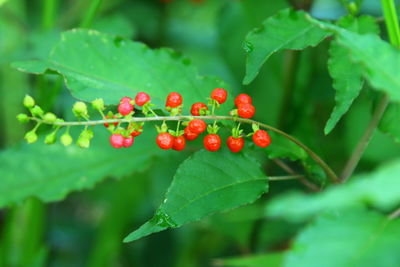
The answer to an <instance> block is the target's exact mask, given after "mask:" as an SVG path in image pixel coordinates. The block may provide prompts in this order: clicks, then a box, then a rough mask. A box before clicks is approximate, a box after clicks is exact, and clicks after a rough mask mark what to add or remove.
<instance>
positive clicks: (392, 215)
mask: <svg viewBox="0 0 400 267" xmlns="http://www.w3.org/2000/svg"><path fill="white" fill-rule="evenodd" d="M399 216H400V208H398V209H396V210H395V211H393V212H392V213H390V214H389V216H388V219H389V220H394V219H396V218H398V217H399Z"/></svg>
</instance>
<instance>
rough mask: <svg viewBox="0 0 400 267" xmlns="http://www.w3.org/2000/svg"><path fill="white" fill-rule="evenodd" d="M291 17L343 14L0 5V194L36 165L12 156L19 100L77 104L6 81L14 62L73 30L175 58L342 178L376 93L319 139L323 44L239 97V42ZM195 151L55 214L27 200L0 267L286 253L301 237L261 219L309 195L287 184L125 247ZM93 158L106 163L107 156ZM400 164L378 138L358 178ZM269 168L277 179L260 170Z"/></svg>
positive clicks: (62, 204) (0, 248)
mask: <svg viewBox="0 0 400 267" xmlns="http://www.w3.org/2000/svg"><path fill="white" fill-rule="evenodd" d="M287 7H294V8H302V9H306V10H308V11H310V12H311V13H312V15H313V16H316V17H318V18H322V19H330V20H334V19H337V18H339V17H340V16H342V15H344V14H346V10H345V8H344V7H343V1H337V0H315V1H312V0H292V1H286V0H203V1H201V0H175V1H173V0H169V1H168V0H163V1H160V0H130V1H128V0H86V1H80V0H64V1H61V0H42V1H39V0H0V96H1V97H0V148H1V150H2V151H1V159H5V158H7V160H8V161H5V160H2V161H0V194H1V192H5V191H7V190H11V189H9V188H4V186H3V187H2V186H1V176H2V175H3V174H4V175H5V171H8V172H10V170H14V171H13V172H12V173H7V175H9V176H10V175H14V176H15V177H17V176H18V175H20V173H19V171H18V165H25V164H28V163H29V161H30V160H31V158H29V157H28V156H26V157H24V156H21V153H14V152H13V149H14V148H15V147H21V146H25V145H24V144H23V143H24V141H23V140H22V138H23V136H24V133H25V132H26V130H27V128H25V127H26V125H21V124H20V123H18V121H17V120H16V119H15V117H16V115H17V114H18V113H21V112H24V108H23V105H22V103H21V102H22V99H23V96H24V95H25V94H31V95H32V96H34V97H35V99H36V100H37V102H38V103H40V104H41V106H42V107H43V108H44V109H45V110H51V111H53V112H55V113H57V114H58V115H61V116H64V117H68V116H69V111H68V109H69V108H70V106H71V103H72V102H73V99H72V97H71V96H70V94H69V92H68V90H67V89H66V88H65V85H64V82H63V80H62V78H61V77H59V76H57V75H46V76H33V75H28V74H25V73H22V72H19V71H17V70H15V69H13V68H12V67H11V66H10V62H12V61H16V60H22V59H35V58H36V59H40V58H46V57H47V55H48V53H49V51H50V49H51V47H52V46H53V45H54V44H55V43H56V42H57V40H59V38H60V33H61V32H62V31H65V30H68V29H72V28H90V29H95V30H98V31H101V32H106V33H110V34H115V35H119V36H122V37H125V38H129V39H132V40H135V41H140V42H144V43H145V44H147V45H148V46H150V47H152V48H158V47H171V48H173V49H175V50H178V51H180V52H182V53H183V54H185V55H186V56H187V57H189V58H190V59H191V60H192V62H193V64H194V65H195V66H196V67H197V68H198V70H199V73H201V74H204V75H212V76H219V77H221V78H223V79H224V80H225V81H226V82H227V83H229V84H230V85H231V86H232V87H233V88H234V90H235V91H236V92H246V93H248V94H250V95H251V96H253V98H254V102H255V103H254V105H255V106H256V107H257V114H256V119H257V120H259V121H262V122H266V123H269V124H271V125H273V126H277V127H279V128H280V129H282V130H285V131H287V132H289V133H291V134H293V135H294V136H296V137H298V138H299V139H300V140H302V141H303V142H304V143H306V144H307V145H309V146H310V147H312V148H313V149H315V150H316V151H317V152H318V153H319V154H320V155H322V157H323V158H326V159H329V163H330V164H331V166H332V167H333V168H334V169H338V168H340V167H341V166H343V164H344V162H345V160H346V159H347V158H348V155H349V154H350V153H351V151H352V149H353V147H354V145H355V143H356V142H357V140H358V139H359V137H360V136H361V135H362V132H363V130H364V129H365V126H366V125H367V123H368V121H369V118H370V114H371V108H372V107H373V104H374V103H373V101H371V100H370V99H373V98H374V97H373V94H374V92H372V91H370V90H369V89H368V87H367V88H366V90H363V92H362V94H361V96H360V97H359V98H358V99H357V100H356V101H355V104H354V105H353V107H352V109H351V110H350V112H349V113H348V114H347V115H346V116H345V117H344V119H343V120H341V121H340V122H339V125H338V127H337V128H336V129H335V130H334V131H333V132H332V133H331V134H330V135H328V136H325V135H324V134H323V128H324V125H325V123H326V121H327V119H328V118H329V114H330V112H331V110H332V108H333V105H334V90H333V88H332V86H331V84H332V81H331V78H330V77H329V74H328V72H327V67H326V60H327V48H328V42H323V43H322V44H321V45H319V46H318V47H317V48H313V49H306V50H304V51H302V52H293V51H288V52H284V53H277V54H276V55H273V56H272V57H271V58H270V59H269V60H268V62H267V63H266V64H265V65H264V67H263V69H262V71H261V72H260V75H259V76H258V77H257V78H256V80H255V81H254V82H252V83H251V84H250V85H248V86H243V85H242V80H243V77H244V72H245V52H244V49H243V48H242V46H243V41H244V38H245V36H246V34H247V33H248V32H249V31H250V30H251V29H253V28H254V27H256V26H259V25H260V24H261V22H262V21H263V20H264V19H266V18H267V17H269V16H271V15H273V14H275V13H276V12H277V11H279V10H281V9H283V8H287ZM362 13H367V14H371V15H374V16H376V17H378V18H379V17H380V16H381V12H380V1H377V0H369V1H367V0H365V1H364V2H363V5H362ZM381 26H383V25H381ZM290 77H292V78H290ZM289 81H291V82H289ZM371 95H372V97H371ZM97 142H98V143H104V142H105V141H104V140H99V141H97ZM95 145H96V144H95ZM106 145H108V144H103V146H106ZM199 147H200V143H197V144H195V145H193V146H192V147H191V150H189V151H188V152H186V153H180V154H168V157H166V156H165V154H164V155H160V154H158V155H155V156H154V157H153V158H152V160H151V161H149V162H146V164H145V166H142V167H141V168H140V170H136V171H134V172H132V173H130V174H125V173H124V174H123V175H115V173H114V172H113V171H112V170H109V171H108V172H107V173H106V174H105V175H103V176H105V177H106V178H109V179H104V180H103V181H101V182H98V183H97V184H95V186H93V188H92V189H90V190H86V191H81V192H74V193H71V194H69V195H68V196H67V197H66V198H65V199H63V200H60V201H58V202H53V203H49V204H44V203H42V202H41V201H39V200H37V199H35V198H31V199H28V200H26V201H24V202H21V203H18V204H16V205H13V206H10V207H7V208H5V209H2V210H1V211H0V232H1V235H0V266H6V267H10V266H11V267H13V266H24V267H25V266H29V267H31V266H57V267H64V266H65V267H66V266H146V267H153V266H154V267H160V266H162V267H169V266H177V267H195V266H199V267H205V266H215V265H214V264H218V261H217V260H216V259H219V258H224V257H231V256H237V255H247V254H249V253H254V252H267V251H270V252H274V251H280V250H283V249H285V248H286V247H287V246H288V244H290V241H291V239H292V238H293V237H294V236H295V235H296V232H297V231H298V230H299V229H300V227H301V226H302V225H296V224H289V223H287V222H284V221H278V220H267V219H262V218H261V213H262V212H261V209H262V204H263V203H265V202H266V201H268V199H269V198H270V197H271V196H274V195H275V194H277V193H279V192H281V191H283V190H287V189H288V188H294V187H299V188H301V189H302V190H303V189H304V188H303V187H302V186H301V185H299V184H298V183H295V182H291V181H288V182H281V183H275V184H273V185H272V186H271V193H270V194H269V195H268V197H265V198H263V199H261V200H259V201H257V202H256V203H255V204H252V205H250V206H246V207H242V208H239V209H237V210H234V211H232V212H227V213H224V214H218V215H214V216H211V217H208V218H206V219H204V220H202V221H200V222H197V223H192V224H189V225H186V226H184V227H182V228H180V229H175V230H168V231H165V232H161V233H157V234H154V235H151V236H149V237H146V238H143V239H141V240H139V241H135V242H133V243H128V244H123V243H122V239H123V238H124V237H125V236H126V235H127V234H128V233H129V232H130V231H132V230H134V229H135V228H136V227H138V226H140V225H141V224H142V223H144V222H145V221H146V220H147V219H149V218H151V216H152V214H153V212H154V210H155V209H156V208H157V207H158V205H159V204H160V203H161V202H162V200H163V197H164V194H165V192H166V189H167V188H168V186H169V184H170V182H171V179H172V177H173V175H174V172H175V170H176V168H177V166H178V165H179V164H180V163H181V162H182V161H183V160H184V159H185V158H186V157H187V156H188V155H190V153H191V152H193V151H195V150H197V149H198V148H199ZM35 149H36V152H37V154H36V155H41V156H43V161H49V162H53V161H57V158H54V157H46V153H47V152H46V151H48V147H46V146H44V145H41V146H39V145H38V146H36V147H35ZM96 151H98V152H99V153H101V152H102V146H101V145H99V147H98V148H97V150H96ZM60 153H61V152H60ZM103 153H105V152H103ZM131 153H134V151H132V152H131ZM399 153H400V149H399V147H396V146H393V145H392V141H391V140H390V139H389V137H387V136H385V135H383V134H381V133H379V132H377V133H376V135H375V137H374V139H373V141H372V142H371V144H370V145H369V147H368V149H367V151H366V153H365V156H364V157H363V160H362V162H361V163H360V167H359V170H361V171H362V170H369V169H372V168H374V167H375V166H376V165H378V164H379V163H381V162H382V161H386V160H388V159H391V158H394V157H395V156H396V155H399ZM93 157H94V155H93ZM60 160H62V157H61V158H60ZM91 160H93V159H92V158H82V164H83V165H84V166H91V167H90V168H93V169H96V167H97V165H96V164H101V163H99V162H94V163H93V161H91ZM11 161H12V162H13V164H14V165H13V166H14V168H10V164H11V163H10V162H11ZM84 161H87V162H89V163H90V164H91V165H90V164H89V163H88V165H85V162H84ZM65 164H68V162H66V163H65ZM124 164H129V161H124ZM51 166H52V164H51V163H50V164H48V166H47V167H48V168H52V167H51ZM294 167H296V166H294ZM54 168H55V167H54ZM115 168H116V169H118V165H117V166H115ZM265 168H266V171H269V172H272V173H274V174H279V170H276V169H274V168H275V167H273V166H270V164H268V162H267V161H265ZM52 171H54V170H50V169H49V170H48V172H49V173H52ZM75 171H76V170H75ZM42 172H44V173H46V172H47V170H45V171H43V170H42ZM60 175H65V174H60ZM121 176H122V177H121ZM46 178H47V179H51V178H52V177H51V176H50V175H49V176H46ZM70 178H71V179H73V178H74V177H73V175H71V177H70ZM102 178H104V177H102ZM116 178H118V179H116ZM12 190H18V189H12Z"/></svg>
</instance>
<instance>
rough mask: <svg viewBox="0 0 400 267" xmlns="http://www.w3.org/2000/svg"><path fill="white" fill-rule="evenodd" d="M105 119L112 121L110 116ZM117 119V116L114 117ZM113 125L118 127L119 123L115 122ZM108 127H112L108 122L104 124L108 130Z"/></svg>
mask: <svg viewBox="0 0 400 267" xmlns="http://www.w3.org/2000/svg"><path fill="white" fill-rule="evenodd" d="M105 118H106V119H111V118H110V116H108V115H106V117H105ZM117 118H118V117H117V116H115V115H114V116H113V119H117ZM113 124H114V126H117V125H118V122H114V123H113ZM108 126H110V124H108V123H107V122H106V123H104V127H106V128H108Z"/></svg>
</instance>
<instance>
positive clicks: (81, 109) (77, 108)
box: [72, 101, 88, 118]
mask: <svg viewBox="0 0 400 267" xmlns="http://www.w3.org/2000/svg"><path fill="white" fill-rule="evenodd" d="M72 112H73V113H74V114H75V116H76V117H83V118H85V117H87V115H88V111H87V107H86V104H85V103H84V102H82V101H79V102H76V103H75V104H74V106H73V108H72Z"/></svg>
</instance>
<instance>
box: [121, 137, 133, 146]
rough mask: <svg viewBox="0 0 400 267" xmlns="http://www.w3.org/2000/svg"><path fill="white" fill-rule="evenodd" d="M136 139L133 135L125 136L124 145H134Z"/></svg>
mask: <svg viewBox="0 0 400 267" xmlns="http://www.w3.org/2000/svg"><path fill="white" fill-rule="evenodd" d="M134 140H135V139H134V138H133V137H132V136H129V137H125V138H124V143H123V146H124V147H130V146H131V145H133V142H134Z"/></svg>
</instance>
